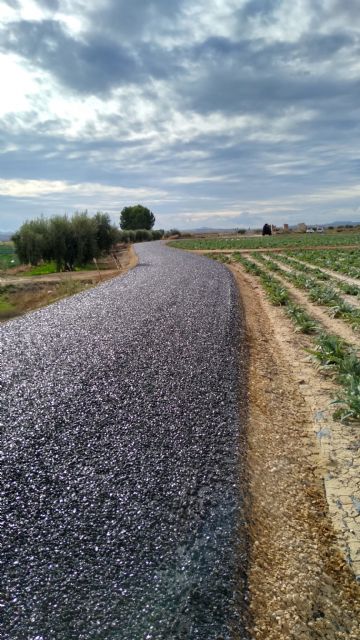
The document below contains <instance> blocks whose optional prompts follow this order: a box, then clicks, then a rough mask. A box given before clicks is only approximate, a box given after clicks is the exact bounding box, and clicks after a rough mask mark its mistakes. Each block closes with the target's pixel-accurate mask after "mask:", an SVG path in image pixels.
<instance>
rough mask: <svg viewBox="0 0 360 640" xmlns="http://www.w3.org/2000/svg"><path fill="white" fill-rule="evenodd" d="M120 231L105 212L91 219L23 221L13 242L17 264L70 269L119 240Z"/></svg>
mask: <svg viewBox="0 0 360 640" xmlns="http://www.w3.org/2000/svg"><path fill="white" fill-rule="evenodd" d="M118 234H119V230H118V229H117V228H116V227H115V226H114V225H112V224H111V221H110V217H109V216H108V215H107V214H106V213H100V212H98V213H97V214H96V215H95V216H93V217H90V216H89V215H88V214H87V213H86V212H84V213H75V214H74V215H73V216H72V217H71V218H69V217H68V216H66V215H64V216H54V217H53V218H49V219H47V218H37V219H35V220H29V221H28V222H24V224H23V225H22V226H21V227H20V229H19V230H18V231H17V232H16V233H15V234H14V235H13V237H12V241H13V242H14V245H15V250H16V253H17V255H18V258H19V260H20V262H24V263H28V264H32V265H37V264H39V262H41V261H50V260H54V262H56V267H57V269H58V270H59V271H61V270H63V269H69V270H71V271H72V270H73V269H74V268H75V267H76V266H79V265H84V264H86V263H87V262H89V261H90V260H93V258H98V257H99V256H100V255H101V254H102V253H105V252H108V251H109V250H110V248H111V246H112V245H113V244H114V243H115V242H117V241H118Z"/></svg>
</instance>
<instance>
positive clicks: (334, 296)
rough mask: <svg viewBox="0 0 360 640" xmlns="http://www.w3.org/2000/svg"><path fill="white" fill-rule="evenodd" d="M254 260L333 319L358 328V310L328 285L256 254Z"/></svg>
mask: <svg viewBox="0 0 360 640" xmlns="http://www.w3.org/2000/svg"><path fill="white" fill-rule="evenodd" d="M256 260H261V262H262V263H263V264H264V265H265V267H266V269H269V270H270V271H274V272H277V273H278V274H279V275H280V276H281V277H282V278H285V279H286V280H288V281H289V282H291V284H293V285H294V286H295V287H296V288H297V289H302V290H303V291H306V293H307V295H308V298H309V300H310V301H311V302H313V303H315V304H318V305H321V306H325V307H329V309H330V311H331V316H332V317H333V318H341V319H342V320H345V321H346V322H348V323H349V324H350V325H351V326H352V328H353V329H355V330H356V329H359V328H360V309H357V308H355V307H353V306H351V305H350V304H348V303H347V302H345V300H344V299H343V298H342V297H341V296H340V295H339V294H338V293H337V291H336V290H335V289H334V288H333V287H332V286H330V285H329V284H322V283H320V282H318V281H317V280H316V279H315V278H312V277H311V276H308V275H306V274H302V273H294V272H289V271H285V270H284V269H282V268H281V267H280V265H279V264H277V262H274V261H273V260H271V259H267V258H265V257H264V256H263V255H261V254H256Z"/></svg>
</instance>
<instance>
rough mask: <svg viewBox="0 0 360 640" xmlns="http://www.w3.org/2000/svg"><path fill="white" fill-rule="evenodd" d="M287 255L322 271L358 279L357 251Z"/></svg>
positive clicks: (359, 270)
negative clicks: (325, 270)
mask: <svg viewBox="0 0 360 640" xmlns="http://www.w3.org/2000/svg"><path fill="white" fill-rule="evenodd" d="M289 255H290V256H293V257H294V258H296V259H297V260H303V261H304V262H307V263H309V264H310V265H316V266H318V267H320V268H322V269H329V270H331V271H338V272H339V273H342V274H344V275H346V276H349V277H350V278H357V279H359V278H360V251H359V249H353V250H347V251H345V250H344V251H341V250H340V251H303V252H296V253H294V254H292V253H290V254H289Z"/></svg>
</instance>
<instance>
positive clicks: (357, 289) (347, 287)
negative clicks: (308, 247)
mask: <svg viewBox="0 0 360 640" xmlns="http://www.w3.org/2000/svg"><path fill="white" fill-rule="evenodd" d="M276 261H277V262H282V263H283V264H285V265H286V266H288V267H290V268H291V269H293V270H295V271H301V272H302V273H305V274H307V275H309V276H310V277H312V278H316V280H321V281H329V280H331V283H332V285H333V286H334V287H336V289H339V291H341V292H342V293H345V294H347V295H349V296H359V297H360V286H357V285H356V284H352V283H351V282H345V281H344V280H339V279H336V278H334V276H330V275H329V274H328V273H325V271H323V270H322V269H319V268H318V267H316V266H314V267H312V266H309V264H305V263H304V262H299V261H298V260H297V259H294V258H292V257H290V256H287V255H284V254H282V253H278V254H276Z"/></svg>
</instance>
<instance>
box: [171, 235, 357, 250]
mask: <svg viewBox="0 0 360 640" xmlns="http://www.w3.org/2000/svg"><path fill="white" fill-rule="evenodd" d="M169 244H170V246H172V247H177V248H178V249H190V250H192V249H203V250H213V249H215V250H216V249H219V250H223V249H249V250H251V249H264V250H266V249H267V248H270V247H271V248H285V247H289V248H292V247H300V248H302V247H307V246H308V247H314V246H325V245H326V246H332V247H338V246H341V245H347V244H358V245H360V234H359V233H344V234H339V235H334V234H325V233H323V234H315V233H314V234H297V233H294V234H291V235H278V236H264V237H263V236H256V237H252V238H248V237H241V238H189V239H183V240H173V241H172V242H170V243H169Z"/></svg>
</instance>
